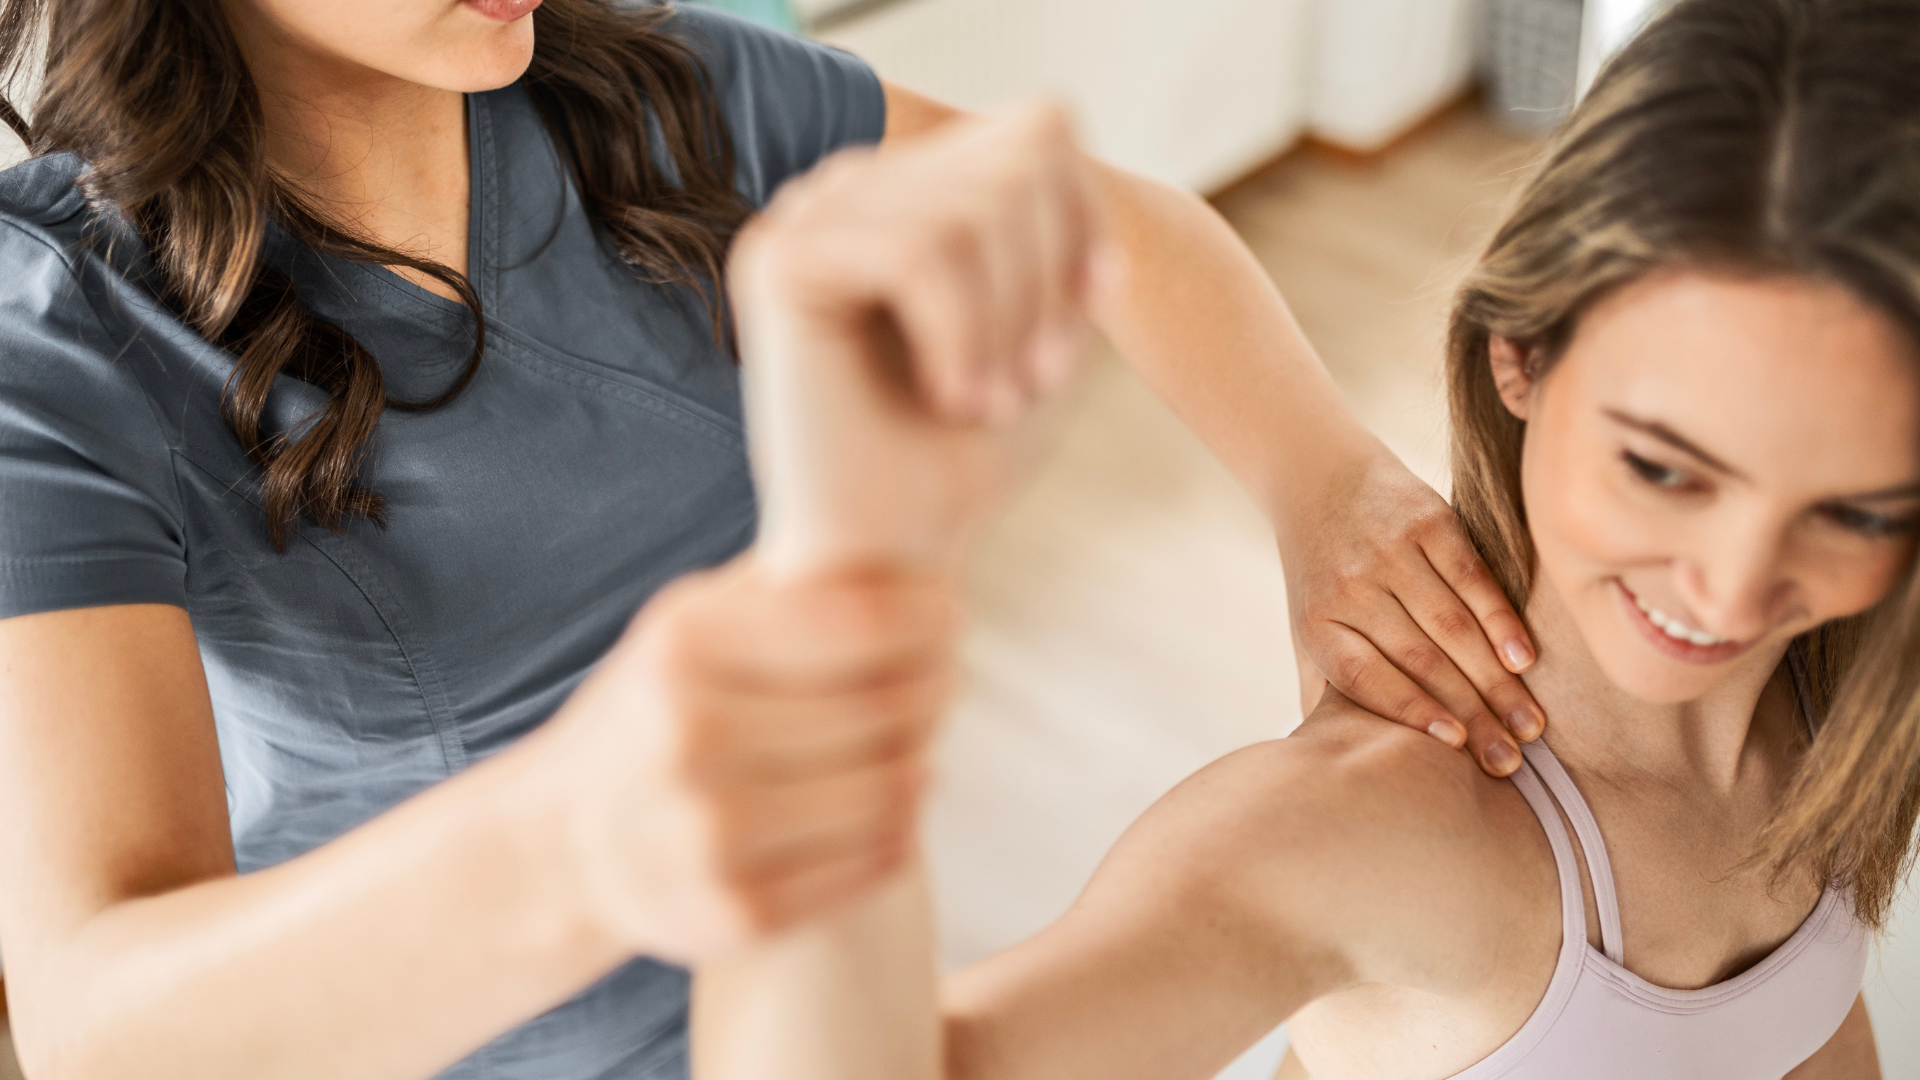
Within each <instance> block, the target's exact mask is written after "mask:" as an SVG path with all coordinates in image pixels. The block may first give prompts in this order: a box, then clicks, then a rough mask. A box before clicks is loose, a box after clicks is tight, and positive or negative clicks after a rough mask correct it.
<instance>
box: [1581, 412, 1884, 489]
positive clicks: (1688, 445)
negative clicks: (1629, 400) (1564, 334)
mask: <svg viewBox="0 0 1920 1080" xmlns="http://www.w3.org/2000/svg"><path fill="white" fill-rule="evenodd" d="M1603 411H1604V412H1605V413H1606V416H1607V418H1608V419H1610V420H1612V421H1613V422H1614V423H1616V424H1620V425H1621V426H1623V427H1630V428H1632V429H1633V430H1635V431H1639V432H1643V433H1645V434H1647V435H1650V436H1652V437H1654V438H1656V439H1659V440H1660V441H1661V442H1663V443H1666V444H1667V445H1668V446H1671V447H1673V448H1674V449H1675V450H1679V451H1680V452H1682V453H1685V454H1689V455H1692V456H1693V457H1695V458H1697V459H1699V461H1700V462H1701V463H1702V464H1704V465H1707V466H1708V467H1710V468H1713V469H1716V470H1718V471H1720V472H1723V473H1726V474H1727V475H1728V476H1732V477H1735V478H1737V479H1741V480H1745V479H1747V476H1746V474H1745V473H1742V472H1741V471H1740V470H1739V469H1736V468H1734V467H1733V466H1731V465H1729V464H1727V463H1726V462H1724V461H1721V460H1720V459H1719V458H1717V457H1714V456H1713V455H1712V454H1709V453H1707V452H1706V451H1705V450H1702V449H1700V447H1698V446H1696V445H1694V444H1693V443H1692V442H1691V441H1689V440H1688V439H1687V438H1685V437H1684V436H1682V435H1681V434H1680V433H1679V432H1676V431H1674V430H1673V429H1672V428H1670V427H1668V426H1667V425H1665V424H1663V423H1661V422H1659V421H1658V420H1643V419H1641V418H1640V417H1637V416H1633V415H1630V414H1628V413H1624V412H1621V411H1620V410H1618V409H1606V410H1603ZM1912 498H1920V480H1909V481H1908V482H1906V483H1904V484H1895V485H1894V486H1893V487H1888V488H1881V489H1880V490H1879V491H1869V492H1865V493H1863V494H1860V495H1849V496H1847V497H1846V498H1844V499H1840V500H1837V501H1839V502H1886V501H1889V500H1892V499H1912Z"/></svg>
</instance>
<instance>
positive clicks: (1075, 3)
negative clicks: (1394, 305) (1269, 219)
mask: <svg viewBox="0 0 1920 1080" xmlns="http://www.w3.org/2000/svg"><path fill="white" fill-rule="evenodd" d="M1311 2H1312V0H1180V2H1179V3H1178V4H1170V3H1168V2H1167V0H900V2H898V3H895V4H892V5H889V6H886V7H882V8H880V9H878V10H875V11H873V12H872V13H870V14H867V15H863V16H861V17H859V18H857V19H854V20H851V21H849V22H846V23H844V24H840V25H835V26H833V27H832V28H830V29H829V30H828V31H826V32H825V33H824V34H822V37H823V38H824V39H825V40H827V41H829V42H832V43H833V44H836V45H839V46H841V47H843V48H846V49H849V50H851V51H852V52H855V53H857V54H859V55H860V56H862V57H864V58H865V59H866V60H867V61H868V62H869V63H871V64H873V65H874V66H875V67H876V68H877V69H879V71H880V73H881V74H883V75H886V76H888V77H890V78H894V79H897V80H898V81H900V82H901V83H903V84H905V85H908V86H911V87H913V88H915V89H917V90H922V91H925V92H926V93H929V94H931V95H933V96H935V97H938V98H941V99H944V100H947V101H951V102H953V103H954V104H956V105H961V106H964V107H967V108H971V109H988V108H992V107H994V106H996V105H999V104H1002V103H1004V102H1006V101H1009V100H1012V99H1017V98H1023V97H1028V96H1031V95H1035V94H1054V95H1058V96H1059V97H1061V98H1063V99H1064V100H1066V101H1067V102H1068V103H1069V104H1070V105H1071V106H1072V107H1073V108H1074V111H1075V113H1076V115H1077V116H1078V117H1079V119H1080V122H1081V124H1082V128H1083V131H1084V134H1085V136H1086V138H1087V140H1088V142H1089V144H1090V145H1091V146H1092V148H1093V150H1094V151H1095V152H1096V153H1098V154H1099V155H1100V156H1102V157H1104V158H1106V159H1108V160H1110V161H1113V162H1114V163H1116V164H1118V165H1121V166H1123V167H1126V168H1129V169H1133V170H1136V171H1138V172H1142V173H1145V174H1147V175H1149V176H1155V177H1158V178H1160V179H1163V180H1167V181H1170V182H1172V183H1176V184H1181V185H1184V186H1187V187H1191V188H1194V189H1197V190H1207V189H1210V188H1214V187H1217V186H1219V185H1220V184H1223V183H1225V182H1227V181H1229V180H1231V179H1233V178H1235V177H1237V176H1238V175H1240V174H1241V173H1242V172H1244V171H1245V170H1247V169H1249V168H1251V167H1252V166H1254V165H1257V164H1258V163H1260V162H1261V161H1263V160H1265V159H1266V158H1268V157H1271V156H1272V155H1274V154H1275V153H1277V152H1279V151H1280V150H1282V149H1285V148H1286V146H1287V145H1288V144H1290V143H1291V142H1293V140H1294V139H1295V137H1296V136H1297V135H1298V134H1299V132H1300V130H1301V126H1302V124H1303V122H1304V115H1305V107H1306V100H1305V99H1306V86H1305V82H1304V78H1303V73H1304V72H1305V71H1306V69H1307V63H1308V60H1307V48H1308V44H1309V41H1308V35H1309V27H1310V19H1309V15H1310V7H1309V5H1310V3H1311Z"/></svg>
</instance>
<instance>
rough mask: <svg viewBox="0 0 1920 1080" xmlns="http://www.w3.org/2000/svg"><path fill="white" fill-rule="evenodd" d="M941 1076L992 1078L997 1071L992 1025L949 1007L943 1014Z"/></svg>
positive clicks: (964, 1079) (975, 1079)
mask: <svg viewBox="0 0 1920 1080" xmlns="http://www.w3.org/2000/svg"><path fill="white" fill-rule="evenodd" d="M942 1027H943V1031H942V1033H941V1035H942V1037H941V1055H940V1058H941V1072H940V1076H939V1080H988V1078H989V1077H991V1076H993V1075H994V1072H995V1070H994V1067H993V1063H992V1053H991V1049H992V1047H991V1040H990V1039H989V1038H988V1027H987V1025H986V1024H984V1023H982V1022H980V1020H979V1018H977V1017H972V1016H968V1015H967V1014H965V1013H960V1012H954V1011H951V1010H949V1011H948V1012H947V1014H946V1015H945V1016H944V1017H943V1018H942Z"/></svg>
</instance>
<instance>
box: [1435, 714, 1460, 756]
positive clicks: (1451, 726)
mask: <svg viewBox="0 0 1920 1080" xmlns="http://www.w3.org/2000/svg"><path fill="white" fill-rule="evenodd" d="M1427 734H1429V735H1431V736H1433V737H1434V738H1436V739H1439V740H1440V741H1441V742H1443V743H1446V744H1447V745H1448V746H1451V747H1453V748H1454V749H1456V750H1457V749H1459V748H1460V746H1461V744H1463V743H1465V742H1466V741H1467V731H1466V729H1465V728H1463V727H1461V726H1460V725H1459V724H1457V723H1455V722H1454V721H1452V720H1435V721H1434V722H1433V723H1431V724H1428V725H1427Z"/></svg>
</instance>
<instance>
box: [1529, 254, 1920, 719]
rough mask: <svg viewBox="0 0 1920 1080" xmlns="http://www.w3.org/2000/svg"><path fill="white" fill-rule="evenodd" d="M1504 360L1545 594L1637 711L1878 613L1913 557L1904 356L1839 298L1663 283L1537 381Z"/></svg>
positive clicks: (1627, 295)
mask: <svg viewBox="0 0 1920 1080" xmlns="http://www.w3.org/2000/svg"><path fill="white" fill-rule="evenodd" d="M1492 363H1493V368H1494V378H1495V380H1496V382H1497V383H1498V384H1499V386H1500V389H1501V397H1502V399H1503V400H1504V401H1505V402H1506V404H1507V407H1508V408H1509V409H1510V410H1512V411H1513V412H1514V414H1515V415H1516V416H1519V417H1520V418H1521V419H1522V420H1525V421H1527V432H1526V443H1525V450H1524V456H1523V459H1522V469H1521V472H1522V488H1523V491H1524V495H1525V499H1526V508H1527V520H1528V526H1529V528H1530V530H1531V532H1532V535H1533V538H1534V543H1535V548H1536V551H1537V554H1538V560H1539V562H1538V571H1537V576H1536V586H1535V587H1536V589H1538V588H1542V587H1545V588H1551V589H1553V590H1555V591H1556V593H1557V594H1558V598H1559V600H1560V601H1561V602H1562V604H1563V606H1564V608H1565V610H1566V611H1567V612H1568V614H1569V615H1570V616H1571V618H1572V620H1573V622H1574V624H1575V625H1576V626H1577V627H1578V628H1579V630H1580V632H1581V635H1582V637H1583V638H1584V640H1585V642H1586V644H1587V647H1588V649H1589V650H1590V651H1591V652H1592V654H1593V656H1594V658H1595V660H1596V661H1597V662H1598V663H1599V665H1600V667H1601V669H1602V670H1603V671H1604V672H1605V673H1606V675H1607V676H1608V677H1609V678H1610V679H1611V680H1612V681H1613V682H1614V683H1615V684H1616V685H1618V686H1619V687H1620V688H1621V689H1622V690H1624V691H1626V692H1627V693H1628V694H1631V695H1632V696H1634V697H1636V698H1639V699H1641V700H1643V701H1649V702H1661V703H1676V702H1683V701H1691V700H1693V699H1695V698H1698V697H1700V696H1701V695H1702V694H1704V693H1706V692H1708V691H1709V690H1711V689H1713V688H1714V687H1715V686H1717V685H1718V684H1720V683H1721V682H1723V681H1725V680H1726V679H1727V678H1728V677H1729V675H1730V674H1732V673H1733V672H1734V671H1735V670H1737V669H1739V667H1740V665H1741V663H1742V661H1743V660H1744V659H1748V658H1752V657H1755V656H1762V655H1767V654H1769V653H1773V652H1777V650H1778V649H1779V648H1780V647H1783V646H1784V644H1785V642H1787V641H1788V640H1790V639H1792V638H1793V637H1795V636H1796V635H1799V634H1801V633H1804V632H1805V631H1807V630H1809V629H1811V628H1812V627H1814V626H1817V625H1819V624H1820V623H1823V622H1827V621H1829V620H1832V619H1837V618H1842V617H1844V616H1848V615H1853V614H1857V613H1859V612H1861V611H1864V610H1865V609H1867V608H1869V607H1872V606H1873V605H1874V604H1875V603H1876V602H1878V601H1879V600H1880V599H1881V597H1883V596H1884V595H1886V593H1887V591H1888V589H1889V588H1890V587H1891V586H1892V585H1893V583H1894V581H1895V580H1896V579H1897V578H1898V577H1899V575H1900V574H1901V572H1902V571H1903V570H1904V568H1905V566H1906V564H1907V562H1908V560H1909V558H1910V556H1911V554H1912V551H1913V547H1914V537H1915V533H1916V531H1917V530H1920V383H1917V382H1916V375H1915V372H1916V368H1917V364H1916V357H1915V356H1914V354H1913V346H1912V344H1911V343H1910V342H1909V341H1908V340H1907V339H1906V338H1905V336H1904V335H1903V334H1902V333H1901V332H1900V330H1899V329H1898V328H1897V327H1896V326H1895V325H1894V324H1893V323H1892V322H1891V321H1890V320H1888V319H1887V318H1886V317H1884V316H1882V315H1881V314H1879V313H1878V312H1876V311H1874V310H1873V309H1870V308H1868V307H1866V306H1865V305H1863V304H1861V303H1860V302H1859V301H1857V300H1855V299H1854V298H1853V297H1852V295H1851V294H1849V293H1847V292H1845V291H1843V290H1841V289H1839V288H1836V287H1832V286H1827V285H1820V284H1815V283H1811V282H1806V281H1801V280H1794V279H1766V280H1742V279H1733V278H1724V277H1710V276H1705V275H1701V274H1696V273H1668V274H1661V275H1655V276H1652V277H1649V278H1647V279H1645V280H1642V281H1640V282H1637V283H1635V284H1633V285H1631V286H1629V287H1627V288H1624V289H1622V290H1620V291H1619V292H1617V293H1615V294H1613V295H1611V296H1609V297H1607V298H1606V299H1605V300H1603V301H1602V302H1601V303H1599V304H1597V305H1596V306H1595V307H1594V308H1593V309H1592V310H1591V311H1590V312H1588V313H1587V314H1586V315H1585V316H1584V317H1583V319H1582V320H1581V323H1580V327H1579V330H1578V332H1577V334H1576V335H1575V337H1574V340H1573V342H1572V344H1571V345H1570V347H1569V348H1568V351H1567V353H1566V355H1565V356H1564V357H1562V358H1561V360H1560V361H1559V363H1557V364H1555V365H1554V366H1553V367H1552V369H1551V370H1550V371H1549V372H1548V373H1547V374H1546V375H1545V376H1543V377H1541V378H1539V379H1530V378H1528V377H1527V375H1526V374H1525V372H1524V364H1523V358H1522V356H1521V354H1520V353H1519V351H1518V350H1517V349H1516V348H1515V347H1514V346H1513V345H1511V344H1509V343H1507V342H1505V341H1502V340H1500V339H1495V341H1494V344H1493V348H1492Z"/></svg>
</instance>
